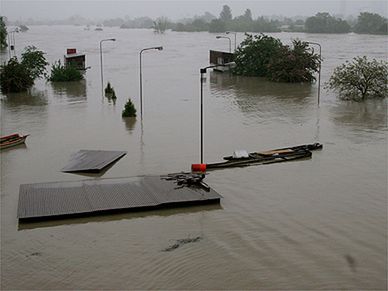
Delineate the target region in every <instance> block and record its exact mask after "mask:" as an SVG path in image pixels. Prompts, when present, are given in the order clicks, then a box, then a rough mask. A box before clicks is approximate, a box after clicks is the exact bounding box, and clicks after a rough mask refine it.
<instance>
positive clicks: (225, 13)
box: [220, 5, 233, 22]
mask: <svg viewBox="0 0 388 291" xmlns="http://www.w3.org/2000/svg"><path fill="white" fill-rule="evenodd" d="M232 18H233V16H232V10H231V9H230V7H229V6H228V5H224V6H223V7H222V11H221V13H220V20H221V21H223V22H228V21H231V20H232Z"/></svg>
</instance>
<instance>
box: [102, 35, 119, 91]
mask: <svg viewBox="0 0 388 291" xmlns="http://www.w3.org/2000/svg"><path fill="white" fill-rule="evenodd" d="M104 41H116V39H115V38H107V39H103V40H101V41H100V66H101V68H100V70H101V87H102V90H104V73H103V69H102V43H103V42H104Z"/></svg>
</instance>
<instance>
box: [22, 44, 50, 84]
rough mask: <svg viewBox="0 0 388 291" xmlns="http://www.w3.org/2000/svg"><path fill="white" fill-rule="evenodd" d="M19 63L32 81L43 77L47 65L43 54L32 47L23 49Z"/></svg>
mask: <svg viewBox="0 0 388 291" xmlns="http://www.w3.org/2000/svg"><path fill="white" fill-rule="evenodd" d="M21 63H22V65H23V66H25V67H26V68H27V69H28V71H29V74H30V75H31V77H32V78H33V79H34V80H35V79H36V78H39V77H40V76H44V75H45V72H46V66H47V65H48V62H47V61H46V58H45V57H44V52H42V51H39V50H37V48H36V47H34V46H27V47H26V48H25V49H24V52H23V53H22V62H21Z"/></svg>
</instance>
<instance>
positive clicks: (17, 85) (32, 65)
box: [0, 46, 48, 93]
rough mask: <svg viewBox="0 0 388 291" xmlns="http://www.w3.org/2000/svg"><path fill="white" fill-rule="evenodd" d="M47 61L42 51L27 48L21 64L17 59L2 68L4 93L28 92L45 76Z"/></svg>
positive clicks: (0, 69)
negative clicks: (36, 80)
mask: <svg viewBox="0 0 388 291" xmlns="http://www.w3.org/2000/svg"><path fill="white" fill-rule="evenodd" d="M47 64H48V63H47V61H46V59H45V57H44V53H43V52H42V51H38V50H37V49H36V48H35V47H33V46H29V47H27V48H25V50H24V52H23V54H22V60H21V62H19V61H18V59H17V58H16V57H13V58H11V59H10V60H9V61H8V63H4V64H3V65H1V66H0V87H1V91H2V92H3V93H9V92H21V91H26V90H27V89H28V88H30V87H31V86H32V85H33V84H34V81H35V79H37V78H40V77H42V76H44V75H45V70H46V65H47Z"/></svg>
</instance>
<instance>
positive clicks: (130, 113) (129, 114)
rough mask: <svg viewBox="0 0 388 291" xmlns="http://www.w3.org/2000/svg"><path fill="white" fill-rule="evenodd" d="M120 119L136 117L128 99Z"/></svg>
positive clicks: (133, 106) (133, 107) (134, 109)
mask: <svg viewBox="0 0 388 291" xmlns="http://www.w3.org/2000/svg"><path fill="white" fill-rule="evenodd" d="M121 116H122V117H136V108H135V105H133V103H132V101H131V99H128V101H127V103H125V106H124V110H123V113H122V114H121Z"/></svg>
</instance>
